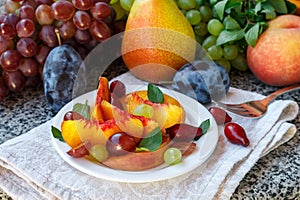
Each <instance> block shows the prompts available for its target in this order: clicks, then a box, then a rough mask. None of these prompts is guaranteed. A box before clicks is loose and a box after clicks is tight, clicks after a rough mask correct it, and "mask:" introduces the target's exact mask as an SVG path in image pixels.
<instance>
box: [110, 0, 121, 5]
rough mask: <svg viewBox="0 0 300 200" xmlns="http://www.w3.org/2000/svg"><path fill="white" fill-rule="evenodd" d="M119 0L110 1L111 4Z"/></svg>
mask: <svg viewBox="0 0 300 200" xmlns="http://www.w3.org/2000/svg"><path fill="white" fill-rule="evenodd" d="M118 1H119V0H111V1H110V2H109V4H114V3H117V2H118Z"/></svg>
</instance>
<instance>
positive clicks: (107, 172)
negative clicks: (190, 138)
mask: <svg viewBox="0 0 300 200" xmlns="http://www.w3.org/2000/svg"><path fill="white" fill-rule="evenodd" d="M145 86H146V85H140V84H139V85H135V84H130V85H126V91H127V92H126V94H128V93H131V92H133V91H137V88H140V89H139V90H142V89H146V88H145ZM159 88H160V89H161V90H162V92H163V93H164V94H165V93H166V94H168V95H170V96H173V97H174V98H176V100H177V101H179V102H180V103H181V105H182V107H183V108H184V109H186V108H185V107H187V106H185V105H184V104H182V101H183V100H182V98H183V99H184V101H189V102H192V103H194V104H196V105H197V107H198V108H197V109H200V110H201V111H203V110H204V113H205V116H206V115H208V116H209V119H210V128H209V130H208V133H207V134H205V135H203V136H202V137H201V138H200V139H199V140H198V141H197V142H196V143H197V147H198V144H202V143H204V141H203V140H205V139H207V137H211V140H213V141H212V145H211V146H210V147H211V148H210V149H209V151H208V152H206V154H205V156H203V157H201V158H199V162H198V163H197V164H194V165H187V166H185V165H186V163H187V162H190V160H192V158H193V155H194V156H195V152H194V153H193V154H191V155H190V156H188V157H187V158H185V159H184V160H183V162H181V163H179V164H176V165H171V166H168V167H166V168H159V167H158V168H154V169H149V170H143V171H136V172H132V171H123V170H117V169H112V168H108V167H105V166H103V165H101V164H97V163H94V162H92V161H89V160H87V159H86V158H72V157H71V156H69V155H68V154H67V153H66V150H64V149H63V148H65V149H66V148H68V149H70V147H69V146H68V145H67V144H66V143H63V142H61V141H59V140H58V139H56V138H54V137H53V135H52V133H51V131H50V133H51V139H52V143H53V144H54V147H55V150H56V152H57V153H58V154H59V155H60V157H61V158H62V159H63V160H64V161H65V162H67V163H68V164H69V165H71V166H72V167H73V168H75V169H77V170H79V171H81V172H83V173H85V174H87V175H90V176H93V177H96V178H101V179H105V180H109V181H115V182H124V183H147V182H155V181H161V180H166V179H171V178H174V177H177V176H181V175H183V174H186V173H188V172H190V171H192V170H194V169H195V168H197V167H199V166H201V165H202V164H203V163H204V162H205V161H206V160H208V158H209V157H210V156H211V155H212V153H213V152H214V150H215V149H216V146H217V143H218V127H217V123H216V121H215V119H214V118H213V116H212V115H211V114H210V113H209V111H208V110H207V109H206V108H205V106H203V105H202V104H201V103H199V102H198V101H196V100H194V99H192V98H191V97H188V96H186V95H184V94H182V93H179V92H176V91H174V90H170V89H167V88H163V87H159ZM96 93H97V89H96V90H93V91H90V92H87V93H85V94H83V95H81V96H79V97H76V98H75V99H73V100H72V101H70V102H69V103H67V104H66V105H65V106H64V107H63V108H62V109H61V110H60V111H59V112H58V113H57V114H56V115H55V117H54V120H53V123H52V125H53V126H56V127H57V125H58V123H59V122H60V123H59V128H60V124H61V121H62V119H63V115H64V114H65V112H66V111H69V110H71V109H72V106H73V105H74V103H77V102H81V103H82V102H84V101H82V100H81V99H83V98H84V97H88V96H91V95H92V96H94V99H95V96H96ZM177 96H178V97H177ZM180 97H181V98H180ZM85 99H86V98H85ZM90 103H91V102H90ZM92 103H93V101H92ZM67 108H68V109H67ZM186 117H188V114H187V113H186ZM207 118H208V117H206V119H207ZM203 120H204V119H201V120H200V121H203ZM198 121H199V120H198ZM192 124H193V123H192ZM203 138H205V139H203ZM201 139H202V140H201ZM62 146H65V147H62ZM198 151H200V149H199V148H198V149H197V150H196V152H198ZM201 151H202V150H201ZM198 153H199V152H198ZM86 164H87V166H86ZM87 167H90V168H87ZM181 167H183V168H184V169H185V170H183V169H182V168H181ZM93 169H97V173H95V172H94V173H93ZM100 169H101V171H102V173H99V171H100ZM165 170H167V171H168V173H161V172H164V171H165ZM158 175H159V176H158Z"/></svg>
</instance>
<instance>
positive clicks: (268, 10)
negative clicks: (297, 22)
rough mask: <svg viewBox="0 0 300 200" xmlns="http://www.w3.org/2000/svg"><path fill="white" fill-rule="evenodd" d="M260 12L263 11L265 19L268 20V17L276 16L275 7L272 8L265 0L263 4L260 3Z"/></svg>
mask: <svg viewBox="0 0 300 200" xmlns="http://www.w3.org/2000/svg"><path fill="white" fill-rule="evenodd" d="M262 7H263V9H262V11H261V12H262V13H265V14H266V19H268V20H270V19H274V18H275V17H276V12H275V9H274V8H273V6H272V5H271V4H270V3H268V2H266V3H264V4H262Z"/></svg>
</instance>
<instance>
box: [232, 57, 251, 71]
mask: <svg viewBox="0 0 300 200" xmlns="http://www.w3.org/2000/svg"><path fill="white" fill-rule="evenodd" d="M230 63H231V65H232V66H233V67H234V68H236V69H237V70H239V71H246V70H247V69H248V64H247V60H246V58H245V56H243V54H241V53H239V55H238V56H237V57H236V58H235V59H233V60H231V61H230Z"/></svg>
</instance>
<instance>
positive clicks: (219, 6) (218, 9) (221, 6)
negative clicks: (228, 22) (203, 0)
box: [214, 0, 228, 20]
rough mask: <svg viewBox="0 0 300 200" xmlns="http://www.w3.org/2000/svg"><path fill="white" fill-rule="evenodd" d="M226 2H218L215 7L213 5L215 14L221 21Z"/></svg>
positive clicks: (224, 0) (225, 0)
mask: <svg viewBox="0 0 300 200" xmlns="http://www.w3.org/2000/svg"><path fill="white" fill-rule="evenodd" d="M227 1H228V0H223V1H219V2H218V3H217V4H216V5H214V8H215V10H216V13H217V15H218V16H219V18H220V19H221V20H223V18H224V12H225V6H226V3H227Z"/></svg>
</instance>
